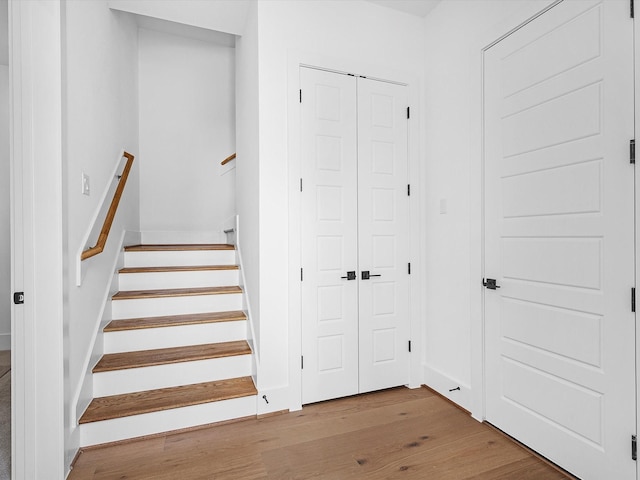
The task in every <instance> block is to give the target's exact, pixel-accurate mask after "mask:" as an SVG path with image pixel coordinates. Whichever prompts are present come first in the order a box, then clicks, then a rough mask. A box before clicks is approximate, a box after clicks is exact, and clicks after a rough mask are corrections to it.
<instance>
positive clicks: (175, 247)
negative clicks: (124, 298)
mask: <svg viewBox="0 0 640 480" xmlns="http://www.w3.org/2000/svg"><path fill="white" fill-rule="evenodd" d="M235 249H236V247H235V246H234V245H229V244H226V243H182V244H172V245H169V244H158V245H151V244H141V245H129V246H127V247H124V251H125V252H179V251H194V250H196V251H197V250H235Z"/></svg>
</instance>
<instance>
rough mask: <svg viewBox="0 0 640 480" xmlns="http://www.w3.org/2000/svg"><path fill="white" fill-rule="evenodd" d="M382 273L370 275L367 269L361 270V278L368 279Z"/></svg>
mask: <svg viewBox="0 0 640 480" xmlns="http://www.w3.org/2000/svg"><path fill="white" fill-rule="evenodd" d="M381 276H382V275H372V274H371V273H369V270H363V271H362V280H369V279H370V278H371V277H381Z"/></svg>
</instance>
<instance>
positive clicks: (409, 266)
mask: <svg viewBox="0 0 640 480" xmlns="http://www.w3.org/2000/svg"><path fill="white" fill-rule="evenodd" d="M407 273H408V274H409V275H411V262H409V263H407Z"/></svg>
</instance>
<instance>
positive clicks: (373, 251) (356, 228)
mask: <svg viewBox="0 0 640 480" xmlns="http://www.w3.org/2000/svg"><path fill="white" fill-rule="evenodd" d="M300 75H301V85H302V99H303V100H302V107H301V123H302V127H301V135H302V137H301V144H302V148H301V150H302V162H301V163H302V179H301V190H302V191H301V195H302V202H301V205H302V208H301V212H302V219H301V220H302V221H301V224H302V232H301V238H302V242H301V243H302V249H301V250H302V266H303V270H302V271H301V275H302V353H303V364H302V403H303V404H305V403H311V402H317V401H321V400H327V399H331V398H338V397H343V396H347V395H353V394H356V393H361V392H365V391H371V390H376V389H381V388H387V387H391V386H397V385H403V384H406V383H408V381H409V352H408V341H409V315H408V312H409V305H408V302H409V280H408V271H407V266H408V261H409V259H408V202H407V120H406V107H407V98H406V95H407V94H406V87H403V86H400V85H393V84H388V83H385V82H379V81H373V80H367V79H362V78H357V77H355V76H353V75H346V74H338V73H332V72H326V71H322V70H316V69H312V68H301V69H300ZM363 272H365V273H364V275H363Z"/></svg>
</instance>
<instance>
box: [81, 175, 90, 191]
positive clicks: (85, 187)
mask: <svg viewBox="0 0 640 480" xmlns="http://www.w3.org/2000/svg"><path fill="white" fill-rule="evenodd" d="M82 194H83V195H91V187H90V185H89V175H87V174H86V173H84V172H82Z"/></svg>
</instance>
